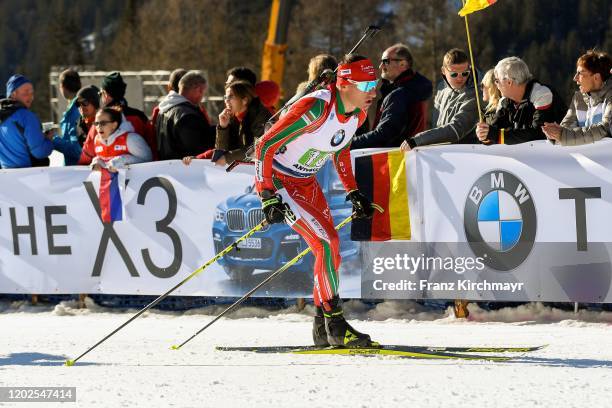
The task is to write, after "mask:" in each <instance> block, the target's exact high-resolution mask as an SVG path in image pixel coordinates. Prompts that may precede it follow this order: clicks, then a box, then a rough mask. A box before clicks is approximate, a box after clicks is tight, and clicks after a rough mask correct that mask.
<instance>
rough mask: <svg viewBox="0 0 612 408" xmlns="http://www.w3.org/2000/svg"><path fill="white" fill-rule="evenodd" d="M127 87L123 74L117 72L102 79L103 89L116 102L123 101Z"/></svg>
mask: <svg viewBox="0 0 612 408" xmlns="http://www.w3.org/2000/svg"><path fill="white" fill-rule="evenodd" d="M126 87H127V85H126V84H125V82H123V78H121V74H120V73H119V72H117V71H115V72H111V73H110V74H108V75H107V76H105V77H104V79H102V89H103V90H104V91H105V92H106V93H107V94H109V95H110V96H112V97H113V99H115V100H117V99H123V97H124V96H125V88H126Z"/></svg>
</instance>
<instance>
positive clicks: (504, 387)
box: [0, 301, 612, 408]
mask: <svg viewBox="0 0 612 408" xmlns="http://www.w3.org/2000/svg"><path fill="white" fill-rule="evenodd" d="M87 304H88V308H87V309H82V310H81V309H77V308H76V307H75V306H76V305H75V303H74V302H62V303H60V304H58V305H55V306H37V307H33V306H30V305H28V304H25V303H23V302H12V303H9V302H0V328H1V330H2V332H1V333H2V334H1V337H0V339H1V343H0V344H2V348H1V349H0V385H1V386H73V387H77V403H76V404H74V403H65V404H64V406H78V407H213V406H214V407H269V406H274V407H309V408H312V407H313V406H323V407H336V406H342V407H396V406H397V407H405V406H410V407H428V408H429V407H456V406H469V407H512V408H516V407H552V406H554V407H609V406H611V405H612V348H611V340H612V313H610V312H592V311H581V312H580V313H579V314H578V315H575V314H573V313H572V312H565V311H560V310H555V309H550V308H548V307H544V306H542V305H539V304H530V305H525V306H521V307H518V308H513V309H502V310H499V311H494V312H487V311H484V310H481V309H479V308H478V307H476V306H475V305H471V306H470V307H471V309H470V310H471V316H470V320H469V321H465V320H457V319H455V318H454V317H452V316H451V313H450V311H446V312H444V313H443V312H435V313H432V312H430V311H427V310H425V309H423V308H422V307H421V306H419V305H417V304H415V303H413V302H392V301H389V302H385V303H382V304H379V305H378V306H377V307H376V308H375V309H366V308H365V307H364V306H362V305H361V303H359V302H349V303H348V304H347V305H346V309H347V314H348V316H349V318H353V320H352V322H353V323H354V326H355V327H356V328H357V329H359V330H362V331H365V332H367V333H369V334H370V335H371V336H372V338H373V339H375V340H378V341H380V342H382V343H387V344H410V345H447V346H450V345H457V346H466V345H479V346H485V345H486V346H495V345H505V346H524V345H538V344H549V346H548V347H547V348H546V349H544V350H540V351H537V352H535V353H530V354H523V355H520V356H519V357H517V359H516V360H514V361H511V362H504V363H494V362H486V361H431V360H411V359H400V358H394V357H362V356H323V355H321V356H316V355H310V356H308V355H303V356H300V355H280V354H279V355H269V354H266V355H263V354H248V353H241V352H221V351H215V349H214V346H215V345H280V344H295V345H298V344H308V343H310V324H311V318H310V317H309V316H310V314H311V312H312V311H311V310H306V311H303V312H301V313H296V312H295V311H293V310H286V311H281V312H274V313H270V312H268V311H265V310H262V309H254V308H245V309H242V310H239V311H238V312H237V313H236V315H235V316H234V317H233V318H231V319H225V320H221V321H219V322H217V323H216V324H215V325H214V326H211V328H210V329H208V330H207V331H205V332H203V333H202V334H201V335H199V336H198V337H196V338H195V339H194V340H193V341H192V342H190V343H188V344H187V345H186V346H185V347H184V348H183V349H182V350H180V351H171V350H169V349H168V348H169V346H170V345H172V344H176V343H178V342H180V341H182V340H184V339H186V338H187V337H189V336H191V335H192V334H193V333H195V332H196V331H197V330H198V329H200V328H201V327H202V326H203V325H204V324H206V323H207V322H208V321H210V320H211V319H212V316H214V315H216V314H217V313H218V312H219V310H220V308H219V307H209V308H204V309H197V310H190V311H188V312H184V313H177V312H158V311H154V312H151V313H146V314H145V315H144V317H142V318H140V319H138V320H136V321H134V322H133V323H131V324H130V325H129V326H127V327H126V328H124V329H123V330H122V331H120V332H119V333H117V334H116V335H115V336H113V337H112V338H111V339H109V340H107V341H106V342H105V343H103V344H102V345H100V346H99V347H98V348H97V349H95V350H94V351H92V352H91V353H89V354H88V355H87V356H85V357H84V358H83V359H82V360H81V361H79V362H78V363H77V365H75V366H74V367H64V366H63V362H64V360H65V359H66V358H68V357H70V358H74V357H76V356H77V355H79V354H80V353H82V352H83V351H85V350H86V349H87V348H88V347H90V346H91V345H93V344H94V343H95V342H97V341H98V340H100V339H101V338H102V337H103V336H104V335H106V334H107V333H109V332H110V331H111V330H113V329H114V328H115V327H117V326H118V325H119V324H121V323H123V322H124V321H125V320H127V319H128V318H129V317H130V316H131V313H132V312H133V311H129V312H119V311H117V310H107V309H103V308H100V307H99V306H96V305H95V304H93V302H88V303H87ZM0 406H16V407H26V406H34V407H42V406H59V404H57V403H55V404H51V403H48V404H39V403H29V404H27V403H15V404H2V403H0Z"/></svg>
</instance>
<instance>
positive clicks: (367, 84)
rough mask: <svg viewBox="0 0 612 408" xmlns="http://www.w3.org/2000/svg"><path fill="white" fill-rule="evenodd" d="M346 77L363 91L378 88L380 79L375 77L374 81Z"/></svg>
mask: <svg viewBox="0 0 612 408" xmlns="http://www.w3.org/2000/svg"><path fill="white" fill-rule="evenodd" d="M344 79H345V80H347V81H348V82H350V83H351V84H353V85H355V86H356V87H357V89H359V90H360V91H361V92H370V91H371V90H373V89H376V85H378V79H375V80H374V81H353V80H352V79H348V78H344Z"/></svg>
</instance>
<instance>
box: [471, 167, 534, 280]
mask: <svg viewBox="0 0 612 408" xmlns="http://www.w3.org/2000/svg"><path fill="white" fill-rule="evenodd" d="M463 223H464V227H465V235H466V237H467V241H468V244H469V245H470V248H472V251H474V254H475V255H476V256H478V257H481V258H483V262H484V263H485V264H486V265H488V266H490V267H491V268H493V269H497V270H499V271H508V270H510V269H514V268H516V267H517V266H519V265H520V264H521V263H523V261H524V260H525V259H526V258H527V256H528V255H529V253H530V252H531V249H532V248H533V243H534V241H535V234H536V230H537V219H536V211H535V204H534V203H533V197H532V195H531V193H530V192H529V190H528V189H527V187H526V186H525V184H524V183H523V182H522V181H521V180H520V179H519V178H518V177H516V176H515V175H514V174H512V173H509V172H507V171H503V170H494V171H491V172H488V173H486V174H484V175H482V176H481V177H480V178H479V179H478V180H476V182H475V183H474V185H473V186H472V187H471V188H470V192H469V193H468V197H467V199H466V200H465V209H464V212H463Z"/></svg>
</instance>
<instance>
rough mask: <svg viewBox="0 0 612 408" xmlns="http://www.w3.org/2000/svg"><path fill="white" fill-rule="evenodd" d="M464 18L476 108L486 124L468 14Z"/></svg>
mask: <svg viewBox="0 0 612 408" xmlns="http://www.w3.org/2000/svg"><path fill="white" fill-rule="evenodd" d="M462 3H463V5H464V6H465V0H462ZM464 18H465V34H466V35H467V41H468V50H469V52H470V62H471V64H472V78H473V80H474V91H475V93H476V106H477V107H478V121H479V122H484V120H483V118H482V111H481V110H480V89H479V88H478V82H477V80H476V67H475V66H474V54H473V53H472V40H471V39H470V27H469V25H468V18H467V14H466V15H465V16H464Z"/></svg>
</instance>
